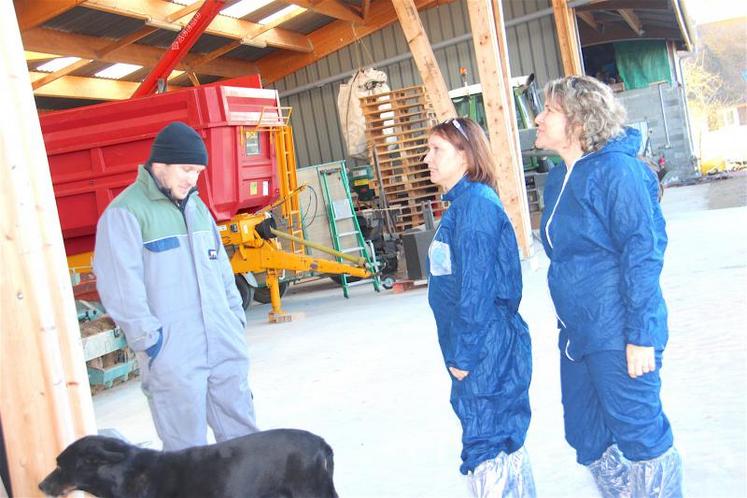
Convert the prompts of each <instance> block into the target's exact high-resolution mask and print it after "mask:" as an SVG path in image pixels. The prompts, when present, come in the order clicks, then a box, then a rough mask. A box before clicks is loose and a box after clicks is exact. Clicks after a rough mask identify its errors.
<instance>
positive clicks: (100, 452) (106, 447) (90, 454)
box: [83, 436, 129, 465]
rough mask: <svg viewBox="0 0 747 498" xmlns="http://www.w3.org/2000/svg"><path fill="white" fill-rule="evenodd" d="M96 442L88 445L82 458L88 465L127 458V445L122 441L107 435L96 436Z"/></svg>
mask: <svg viewBox="0 0 747 498" xmlns="http://www.w3.org/2000/svg"><path fill="white" fill-rule="evenodd" d="M96 443H97V444H94V445H90V446H89V447H88V451H87V452H86V453H85V455H84V456H83V459H84V460H85V462H86V463H87V464H90V465H105V464H113V463H118V462H121V461H122V460H124V459H125V458H127V455H128V453H129V445H128V444H127V443H125V442H123V441H120V440H118V439H114V438H108V437H100V436H99V437H97V440H96Z"/></svg>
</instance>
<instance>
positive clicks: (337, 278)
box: [329, 275, 361, 285]
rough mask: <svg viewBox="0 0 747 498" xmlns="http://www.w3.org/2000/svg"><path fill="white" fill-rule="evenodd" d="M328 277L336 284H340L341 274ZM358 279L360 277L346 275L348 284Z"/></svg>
mask: <svg viewBox="0 0 747 498" xmlns="http://www.w3.org/2000/svg"><path fill="white" fill-rule="evenodd" d="M329 278H330V279H332V281H333V282H334V283H336V284H337V285H342V275H330V276H329ZM360 279H361V277H351V276H350V275H348V283H349V284H352V283H353V282H357V281H358V280H360Z"/></svg>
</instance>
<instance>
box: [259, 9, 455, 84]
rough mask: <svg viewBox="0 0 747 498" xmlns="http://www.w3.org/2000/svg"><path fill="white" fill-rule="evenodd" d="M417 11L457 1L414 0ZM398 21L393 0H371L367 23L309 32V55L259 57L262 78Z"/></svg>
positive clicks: (293, 68)
mask: <svg viewBox="0 0 747 498" xmlns="http://www.w3.org/2000/svg"><path fill="white" fill-rule="evenodd" d="M414 1H415V6H416V7H417V8H418V10H422V9H425V8H428V7H433V6H435V5H443V4H447V3H451V2H453V1H454V0H414ZM396 21H397V12H396V11H395V10H394V6H393V5H392V2H391V0H371V7H370V11H369V15H368V18H367V19H366V24H363V25H356V26H354V25H353V24H352V23H350V22H347V21H339V20H338V21H334V22H331V23H329V24H327V25H326V26H323V27H322V28H319V29H317V30H316V31H314V32H313V33H311V34H309V40H310V42H311V45H312V46H313V50H312V51H311V52H310V53H307V54H288V53H278V54H270V55H266V56H264V57H262V58H261V59H259V60H257V61H256V63H257V67H258V68H259V74H261V75H262V81H264V82H265V83H272V82H273V81H277V80H279V79H280V78H283V77H284V76H287V75H289V74H291V73H293V72H295V71H298V70H299V69H301V68H302V67H305V66H308V65H309V64H313V63H314V62H316V61H318V60H319V59H322V58H324V57H326V56H327V55H329V54H331V53H332V52H335V51H337V50H340V49H341V48H342V47H346V46H348V45H350V44H351V43H353V42H355V41H356V40H359V39H361V38H363V37H364V36H367V35H370V34H371V33H373V32H375V31H378V30H380V29H382V28H384V27H386V26H389V25H390V24H392V23H393V22H396Z"/></svg>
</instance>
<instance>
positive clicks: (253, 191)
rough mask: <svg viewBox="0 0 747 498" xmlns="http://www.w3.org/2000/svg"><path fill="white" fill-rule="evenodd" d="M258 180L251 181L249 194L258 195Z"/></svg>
mask: <svg viewBox="0 0 747 498" xmlns="http://www.w3.org/2000/svg"><path fill="white" fill-rule="evenodd" d="M257 183H258V182H251V183H249V195H257V190H258V188H259V185H258V184H257Z"/></svg>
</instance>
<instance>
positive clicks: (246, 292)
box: [234, 275, 254, 310]
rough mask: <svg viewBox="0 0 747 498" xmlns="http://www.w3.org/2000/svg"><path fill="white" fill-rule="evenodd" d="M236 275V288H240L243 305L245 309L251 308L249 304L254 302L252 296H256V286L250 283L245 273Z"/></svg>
mask: <svg viewBox="0 0 747 498" xmlns="http://www.w3.org/2000/svg"><path fill="white" fill-rule="evenodd" d="M234 276H235V277H236V288H237V289H238V290H239V295H241V306H243V308H244V310H248V309H249V305H250V304H251V303H252V297H254V287H252V286H251V285H249V282H247V281H246V279H245V278H244V276H243V275H234Z"/></svg>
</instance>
